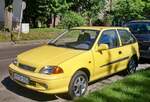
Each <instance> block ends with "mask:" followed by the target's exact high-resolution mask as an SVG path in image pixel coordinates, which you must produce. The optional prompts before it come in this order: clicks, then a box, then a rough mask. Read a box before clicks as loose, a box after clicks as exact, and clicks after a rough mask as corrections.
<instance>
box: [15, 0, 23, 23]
mask: <svg viewBox="0 0 150 102" xmlns="http://www.w3.org/2000/svg"><path fill="white" fill-rule="evenodd" d="M21 5H22V0H13V22H19V19H20V15H21Z"/></svg>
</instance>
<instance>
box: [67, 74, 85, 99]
mask: <svg viewBox="0 0 150 102" xmlns="http://www.w3.org/2000/svg"><path fill="white" fill-rule="evenodd" d="M87 87H88V77H87V75H86V73H84V72H83V71H77V72H76V74H75V75H74V76H73V78H72V80H71V82H70V85H69V92H68V95H69V98H71V99H73V98H74V97H80V96H83V95H84V94H85V93H86V91H87Z"/></svg>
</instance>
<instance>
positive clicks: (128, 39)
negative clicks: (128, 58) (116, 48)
mask: <svg viewBox="0 0 150 102" xmlns="http://www.w3.org/2000/svg"><path fill="white" fill-rule="evenodd" d="M118 32H119V35H120V38H121V41H122V45H128V44H131V43H135V42H136V39H135V38H134V37H133V35H132V34H131V33H130V32H129V31H127V30H120V29H119V30H118Z"/></svg>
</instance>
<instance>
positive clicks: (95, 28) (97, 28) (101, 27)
mask: <svg viewBox="0 0 150 102" xmlns="http://www.w3.org/2000/svg"><path fill="white" fill-rule="evenodd" d="M72 29H85V30H86V29H87V30H103V29H126V30H128V29H129V28H128V27H105V26H90V27H89V26H84V27H74V28H72Z"/></svg>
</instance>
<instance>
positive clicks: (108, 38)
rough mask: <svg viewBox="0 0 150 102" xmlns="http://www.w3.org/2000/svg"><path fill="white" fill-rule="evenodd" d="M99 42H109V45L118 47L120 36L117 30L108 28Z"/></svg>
mask: <svg viewBox="0 0 150 102" xmlns="http://www.w3.org/2000/svg"><path fill="white" fill-rule="evenodd" d="M98 44H99V45H100V44H107V45H108V47H109V48H110V49H111V48H116V47H119V45H120V44H119V38H118V35H117V32H116V30H106V31H104V32H103V33H102V35H101V37H100V40H99V42H98Z"/></svg>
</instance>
